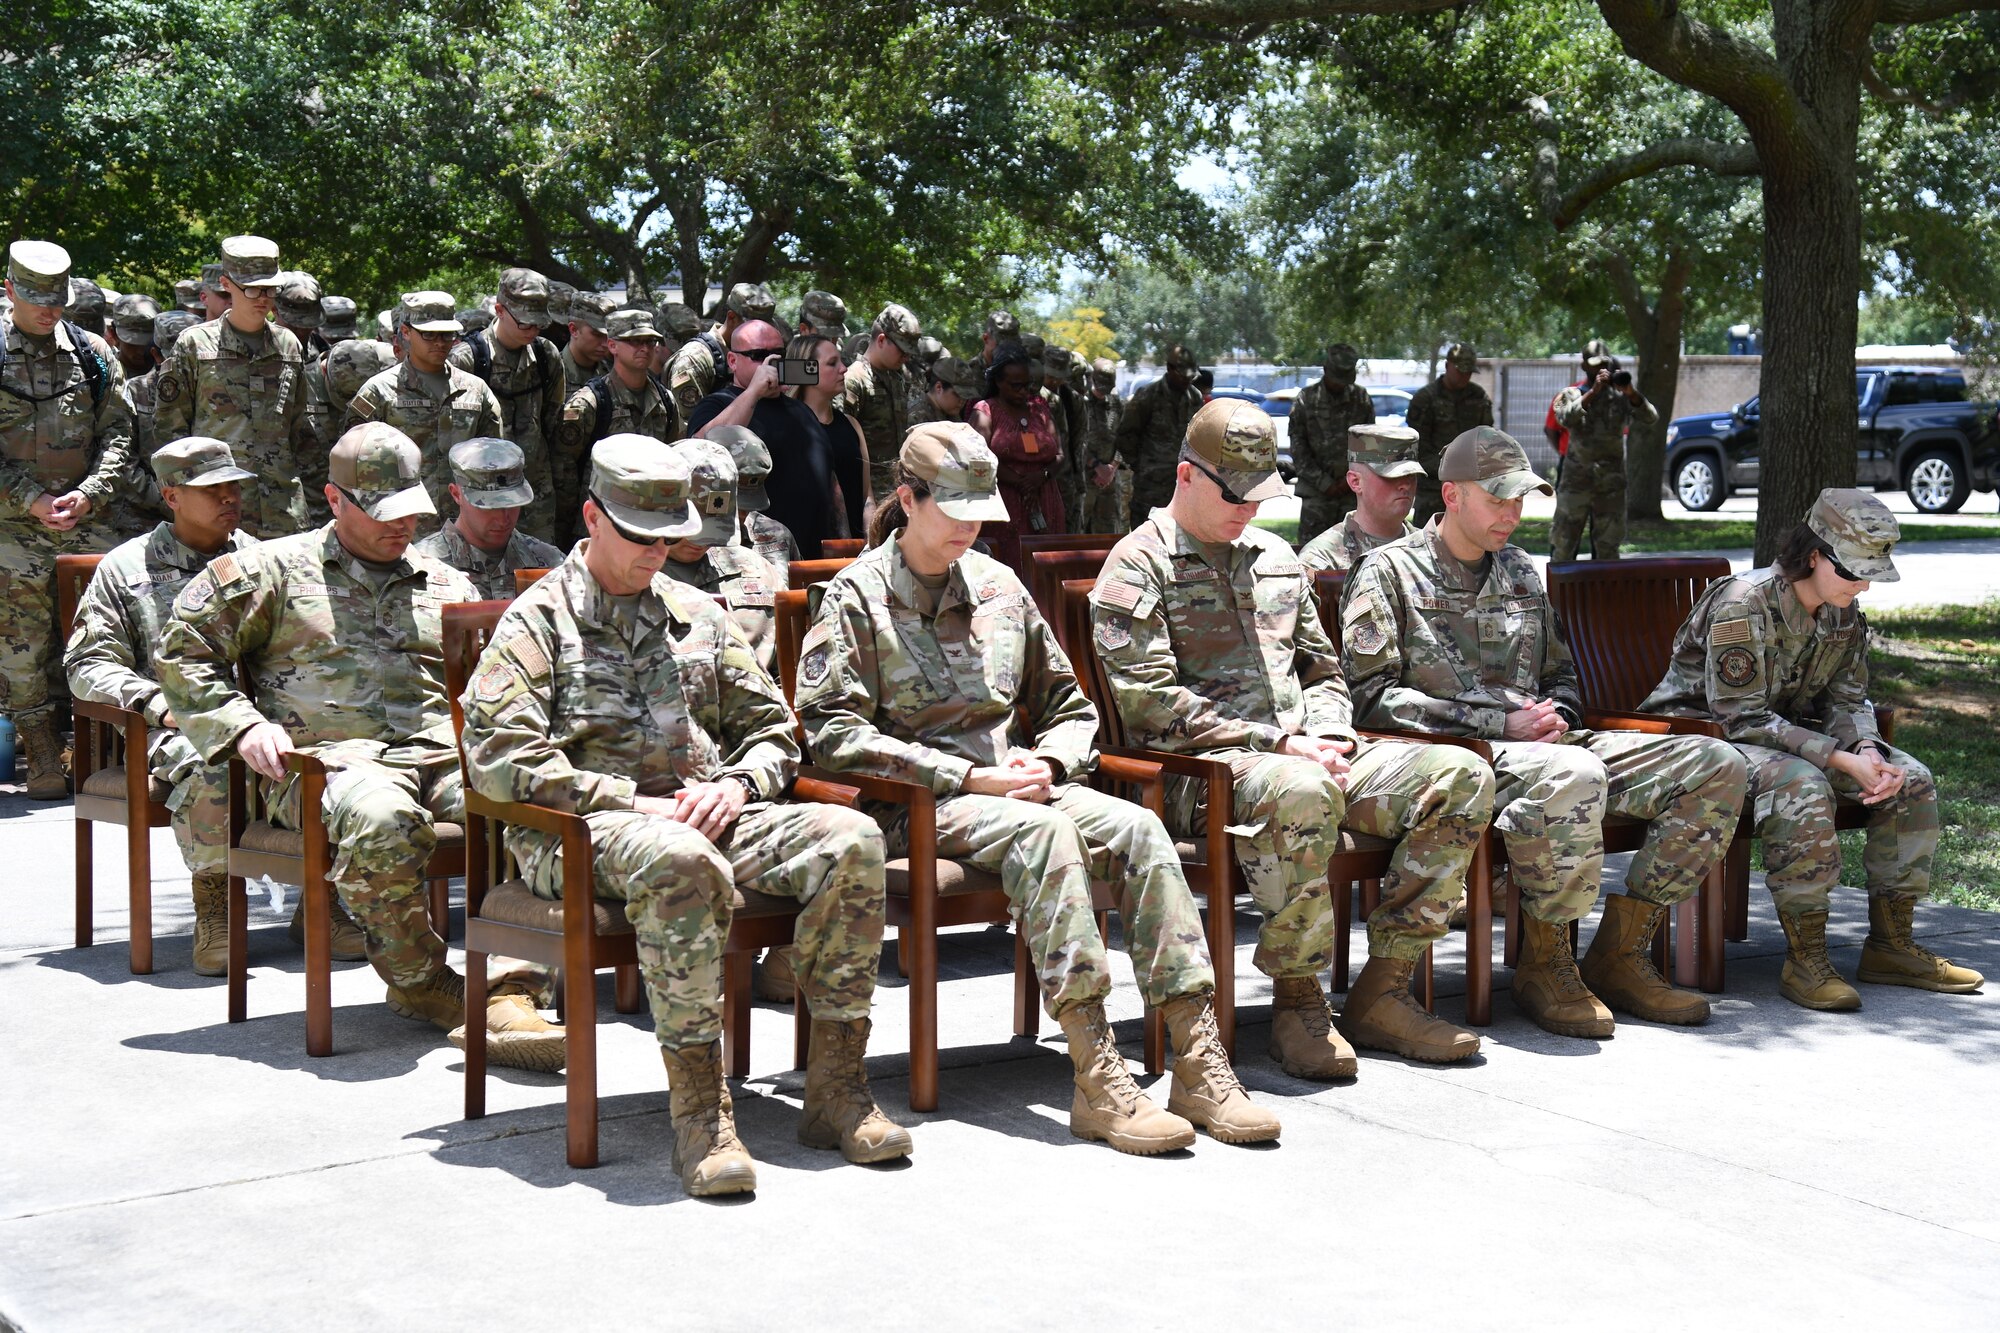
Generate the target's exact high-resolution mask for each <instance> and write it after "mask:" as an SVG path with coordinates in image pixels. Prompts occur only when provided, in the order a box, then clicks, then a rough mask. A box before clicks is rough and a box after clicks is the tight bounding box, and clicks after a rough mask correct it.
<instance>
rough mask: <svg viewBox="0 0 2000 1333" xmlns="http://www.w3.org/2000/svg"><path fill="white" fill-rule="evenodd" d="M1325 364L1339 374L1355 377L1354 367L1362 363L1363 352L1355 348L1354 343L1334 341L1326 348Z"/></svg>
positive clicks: (1349, 377)
mask: <svg viewBox="0 0 2000 1333" xmlns="http://www.w3.org/2000/svg"><path fill="white" fill-rule="evenodd" d="M1323 364H1324V365H1325V366H1326V368H1327V369H1328V370H1330V371H1332V372H1333V373H1335V374H1337V375H1345V376H1346V377H1347V378H1348V379H1350V380H1351V379H1353V378H1354V368H1355V367H1356V366H1358V365H1360V364H1361V353H1359V352H1357V351H1355V350H1354V344H1353V343H1332V344H1330V345H1329V346H1328V347H1327V349H1326V356H1325V358H1324V361H1323Z"/></svg>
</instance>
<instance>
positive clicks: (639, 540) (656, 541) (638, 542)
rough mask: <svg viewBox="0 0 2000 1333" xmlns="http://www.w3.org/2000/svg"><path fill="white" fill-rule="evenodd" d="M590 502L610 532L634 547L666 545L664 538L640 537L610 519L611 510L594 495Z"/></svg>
mask: <svg viewBox="0 0 2000 1333" xmlns="http://www.w3.org/2000/svg"><path fill="white" fill-rule="evenodd" d="M590 500H591V503H592V504H595V505H596V506H597V512H598V513H600V514H602V515H604V521H605V522H606V523H609V524H610V525H611V530H612V531H613V532H615V533H617V534H618V535H619V536H620V537H623V538H624V539H625V540H626V541H628V542H631V543H632V544H633V545H634V546H664V545H666V544H667V538H665V537H641V536H640V535H639V534H638V533H636V532H634V531H632V529H630V528H628V527H626V526H625V525H624V524H623V523H620V522H619V521H618V520H617V519H615V518H613V517H611V510H610V509H609V508H607V507H606V506H605V503H604V501H602V500H600V499H598V498H597V496H596V495H595V494H593V495H592V496H591V497H590Z"/></svg>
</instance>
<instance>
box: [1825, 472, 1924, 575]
mask: <svg viewBox="0 0 2000 1333" xmlns="http://www.w3.org/2000/svg"><path fill="white" fill-rule="evenodd" d="M1806 526H1807V527H1808V528H1811V529H1812V533H1813V536H1815V537H1817V538H1819V539H1820V540H1821V541H1823V542H1825V543H1826V544H1827V545H1828V546H1830V547H1832V548H1833V558H1834V559H1835V560H1838V561H1839V562H1840V564H1841V567H1842V568H1844V569H1846V571H1847V572H1848V573H1850V574H1852V575H1854V577H1855V578H1857V579H1867V580H1868V581H1869V582H1870V583H1896V582H1899V581H1900V580H1901V579H1902V577H1903V576H1902V575H1901V574H1899V573H1897V572H1896V566H1895V565H1894V564H1893V563H1892V562H1891V561H1890V559H1889V552H1890V550H1891V549H1892V548H1893V547H1894V546H1895V545H1896V543H1897V542H1898V541H1900V540H1901V539H1902V536H1903V528H1902V525H1901V524H1899V523H1898V522H1897V521H1896V516H1895V515H1894V514H1892V513H1890V512H1889V506H1887V505H1885V504H1883V503H1882V502H1881V501H1880V500H1878V499H1876V498H1875V497H1874V496H1873V495H1871V494H1869V493H1868V492H1867V491H1857V490H1846V489H1841V488H1838V487H1828V488H1827V489H1826V490H1823V491H1821V492H1820V493H1819V499H1817V500H1815V501H1813V507H1812V509H1811V510H1810V511H1808V512H1807V514H1806Z"/></svg>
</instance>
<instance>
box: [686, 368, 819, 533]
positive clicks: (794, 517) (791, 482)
mask: <svg viewBox="0 0 2000 1333" xmlns="http://www.w3.org/2000/svg"><path fill="white" fill-rule="evenodd" d="M742 392H743V390H741V389H739V388H737V387H736V386H735V385H734V384H728V385H724V386H723V387H722V388H720V389H717V390H716V391H715V392H714V393H712V394H710V395H708V397H706V398H704V399H702V400H701V401H700V402H698V403H696V404H695V405H694V412H693V413H692V414H690V415H689V417H688V424H687V431H688V434H689V435H696V434H699V433H700V431H701V429H702V428H703V427H704V426H706V425H708V423H709V422H711V421H713V420H715V418H716V417H717V416H719V415H721V413H722V409H723V408H725V407H727V406H729V405H730V404H731V403H733V402H735V401H736V398H737V396H738V395H739V394H741V393H742ZM750 429H751V430H753V431H755V432H757V438H758V439H760V440H762V441H763V442H764V447H765V448H766V449H769V450H770V451H771V475H770V478H769V479H768V480H767V481H765V483H764V490H765V493H766V494H768V495H769V496H770V497H771V507H770V509H769V511H767V512H769V514H770V515H771V517H772V518H775V519H777V520H778V522H780V523H782V524H784V525H785V526H786V527H788V528H790V529H791V530H792V535H793V536H794V537H797V538H798V539H799V552H800V554H801V556H802V557H803V558H804V559H807V560H817V559H819V556H820V543H821V542H823V541H825V540H826V539H827V538H828V537H833V536H837V535H838V533H837V532H836V531H835V526H834V505H833V476H834V472H833V450H832V448H831V446H830V445H829V444H828V442H827V434H826V429H825V428H824V427H823V426H821V425H820V424H819V419H818V418H817V417H815V416H814V415H813V414H812V409H811V408H809V407H807V406H806V405H805V404H804V403H802V402H800V401H799V400H798V399H796V398H787V397H785V396H784V395H782V394H780V395H778V396H777V397H775V398H766V399H764V400H762V401H761V402H759V403H758V404H757V406H756V408H755V409H754V410H753V411H752V412H751V414H750Z"/></svg>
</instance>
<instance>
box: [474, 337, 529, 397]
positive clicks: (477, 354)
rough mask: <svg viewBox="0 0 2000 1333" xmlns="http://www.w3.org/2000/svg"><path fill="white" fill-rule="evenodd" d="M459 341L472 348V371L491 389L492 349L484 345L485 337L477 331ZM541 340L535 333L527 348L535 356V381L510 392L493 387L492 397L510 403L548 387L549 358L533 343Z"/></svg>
mask: <svg viewBox="0 0 2000 1333" xmlns="http://www.w3.org/2000/svg"><path fill="white" fill-rule="evenodd" d="M459 341H460V342H462V343H464V344H465V345H466V346H467V347H470V348H471V349H472V373H473V374H475V375H477V376H479V378H480V379H482V380H485V381H486V387H487V388H489V389H492V388H493V349H492V348H490V347H488V346H487V345H486V339H484V338H482V337H480V336H479V333H478V332H473V333H468V334H466V335H465V336H464V337H463V338H460V339H459ZM541 341H542V339H541V337H540V335H537V336H536V338H535V342H531V343H529V344H528V349H529V351H530V352H531V353H532V354H533V356H534V358H535V382H534V383H533V384H530V385H529V386H528V387H527V388H525V389H516V390H514V392H512V393H508V392H506V391H505V390H502V389H493V396H494V397H496V398H498V399H500V401H502V402H509V403H510V402H512V401H514V399H516V398H525V397H526V396H527V395H529V394H531V393H540V392H541V391H542V390H544V389H546V388H548V387H549V359H548V358H547V357H545V356H543V355H542V354H541V351H540V350H539V349H537V348H536V347H535V343H538V342H541Z"/></svg>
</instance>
